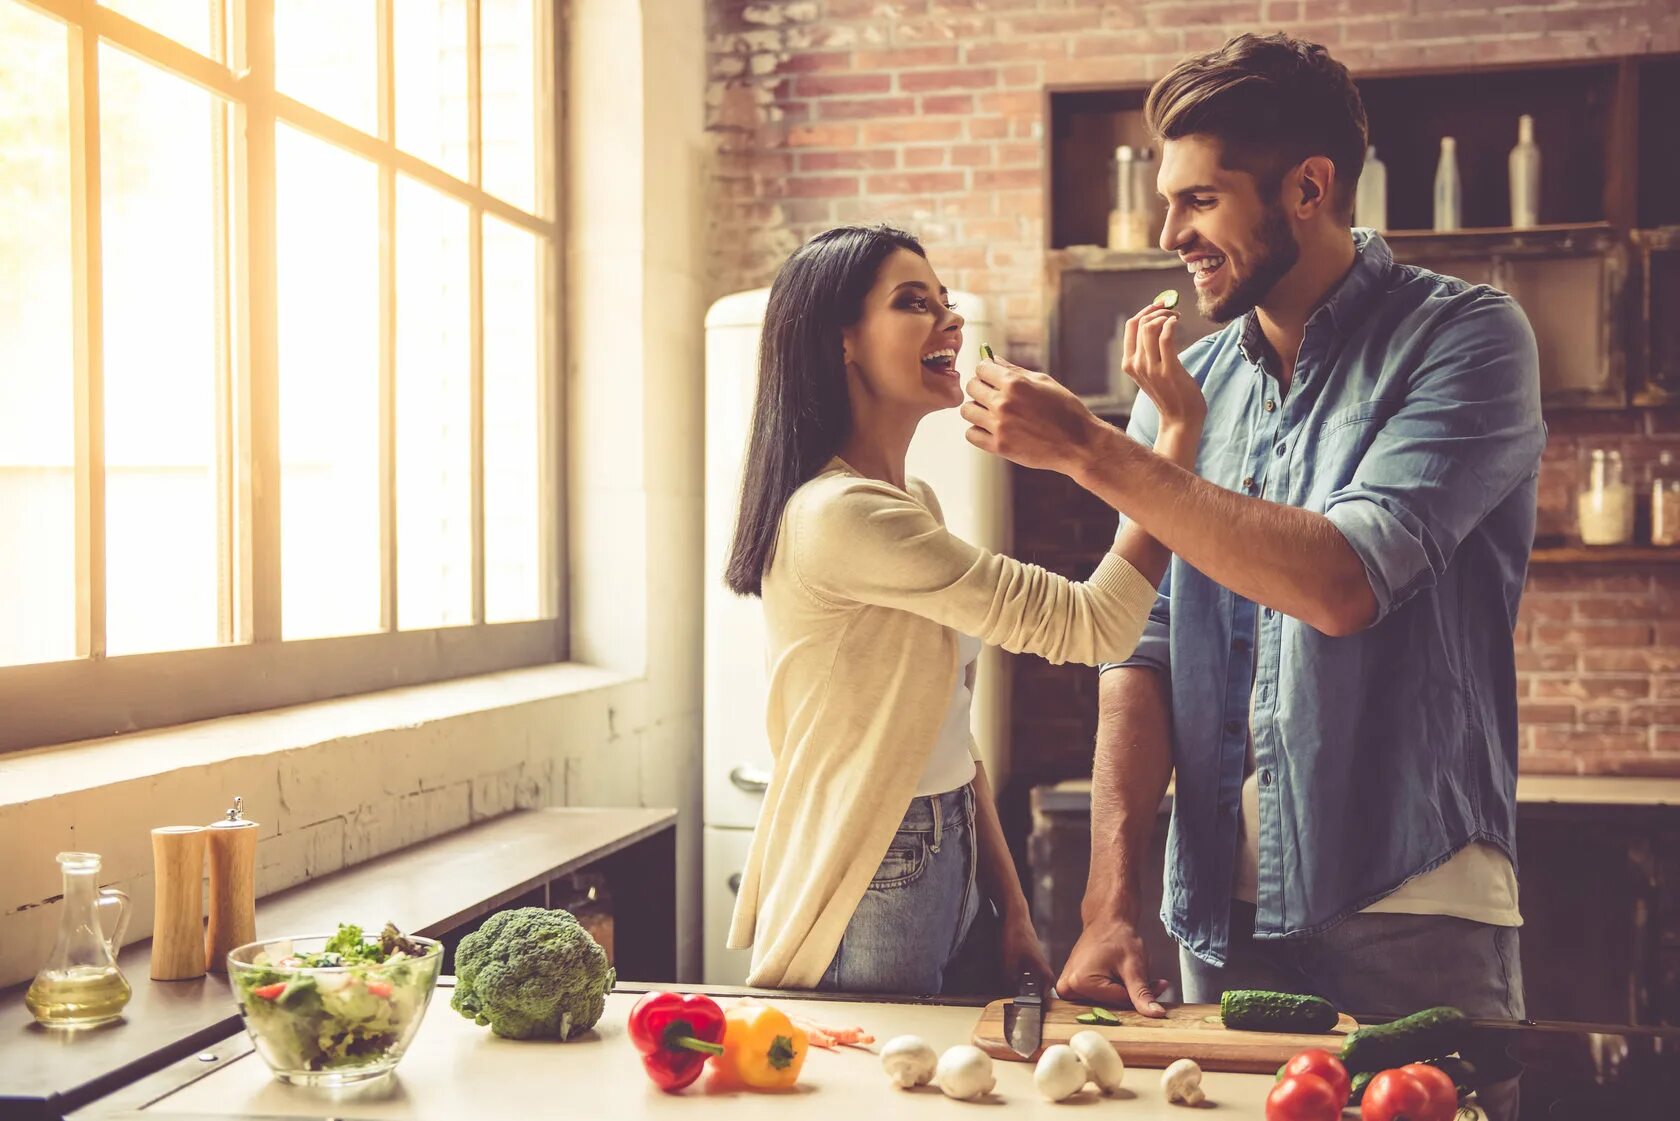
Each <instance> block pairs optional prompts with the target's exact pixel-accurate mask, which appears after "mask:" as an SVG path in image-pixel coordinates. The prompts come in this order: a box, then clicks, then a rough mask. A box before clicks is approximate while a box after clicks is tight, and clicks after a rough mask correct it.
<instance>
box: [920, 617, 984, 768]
mask: <svg viewBox="0 0 1680 1121" xmlns="http://www.w3.org/2000/svg"><path fill="white" fill-rule="evenodd" d="M979 657H980V640H979V639H977V638H970V637H969V636H968V635H966V634H963V633H962V632H961V631H958V632H957V683H956V685H954V686H952V688H951V702H950V704H948V705H947V706H946V707H945V721H944V723H942V724H941V725H940V726H939V738H938V739H937V740H935V741H934V744H933V753H932V754H931V755H929V756H928V761H927V766H926V767H924V768H922V777H921V781H919V782H918V783H917V784H916V797H918V798H923V797H926V796H928V795H930V794H948V793H950V792H951V791H953V790H960V789H962V788H963V787H965V786H967V785H968V784H969V783H971V782H973V781H974V774H975V770H974V760H975V758H976V751H977V748H976V746H975V743H974V732H973V730H972V729H971V728H970V726H969V711H970V707H971V705H972V704H973V701H974V692H973V690H972V689H971V688H970V687H969V672H970V669H971V668H972V667H973V665H974V663H975V660H976V659H977V658H979Z"/></svg>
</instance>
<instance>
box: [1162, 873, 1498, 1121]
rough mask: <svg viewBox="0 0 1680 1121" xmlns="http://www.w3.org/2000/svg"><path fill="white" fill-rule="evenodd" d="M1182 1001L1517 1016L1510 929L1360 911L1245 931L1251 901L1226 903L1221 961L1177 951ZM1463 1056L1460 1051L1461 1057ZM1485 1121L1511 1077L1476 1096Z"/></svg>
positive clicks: (1381, 1013) (1250, 922) (1249, 926)
mask: <svg viewBox="0 0 1680 1121" xmlns="http://www.w3.org/2000/svg"><path fill="white" fill-rule="evenodd" d="M1178 957H1179V967H1180V970H1181V972H1182V973H1183V977H1184V1000H1185V1003H1187V1004H1217V1003H1219V997H1220V995H1221V994H1222V993H1224V992H1225V990H1227V989H1266V990H1269V991H1272V992H1286V993H1287V992H1294V993H1312V994H1315V995H1317V996H1321V997H1324V998H1325V999H1326V1000H1328V1001H1330V1003H1332V1004H1334V1005H1335V1006H1336V1007H1337V1008H1340V1009H1341V1010H1342V1011H1344V1012H1348V1013H1350V1014H1352V1015H1353V1016H1355V1017H1358V1016H1361V1015H1364V1016H1372V1017H1383V1018H1392V1017H1398V1016H1404V1015H1408V1014H1410V1013H1412V1012H1417V1011H1420V1010H1422V1009H1424V1008H1433V1007H1435V1006H1436V1005H1442V1004H1449V1005H1452V1006H1453V1007H1454V1008H1457V1009H1459V1010H1460V1011H1462V1012H1463V1013H1464V1014H1465V1015H1466V1016H1469V1017H1470V1018H1471V1019H1476V1020H1521V1019H1523V1018H1524V1017H1525V1012H1524V1005H1523V991H1522V962H1521V960H1520V959H1519V958H1518V956H1517V928H1516V927H1509V926H1489V925H1488V924H1486V923H1479V922H1472V921H1470V920H1469V919H1460V918H1453V917H1451V916H1447V915H1401V914H1388V913H1385V912H1378V913H1374V914H1373V913H1368V912H1360V913H1359V914H1356V915H1352V916H1350V917H1348V918H1347V919H1344V920H1343V921H1342V922H1340V923H1337V924H1336V925H1335V926H1333V927H1331V928H1330V929H1329V930H1326V931H1324V932H1323V933H1320V934H1314V935H1309V936H1307V937H1304V938H1285V939H1281V940H1278V939H1260V940H1256V939H1255V938H1254V906H1253V904H1250V903H1243V902H1240V901H1238V900H1232V902H1231V956H1230V964H1228V965H1227V966H1226V967H1225V968H1223V969H1220V968H1218V967H1217V966H1212V965H1209V964H1208V963H1207V962H1205V961H1203V960H1201V959H1200V958H1198V957H1196V956H1195V955H1193V954H1191V953H1190V952H1189V951H1188V950H1184V949H1180V950H1179V955H1178ZM1467 1057H1469V1056H1467ZM1478 1098H1479V1099H1480V1101H1481V1103H1482V1109H1483V1110H1484V1111H1485V1112H1486V1114H1487V1115H1488V1117H1489V1118H1492V1119H1493V1121H1505V1119H1507V1118H1509V1119H1512V1121H1514V1119H1515V1118H1516V1116H1517V1110H1516V1085H1515V1083H1514V1082H1512V1083H1502V1084H1500V1085H1497V1086H1489V1087H1485V1088H1483V1089H1482V1090H1481V1092H1480V1093H1479V1094H1478Z"/></svg>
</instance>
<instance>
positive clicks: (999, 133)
mask: <svg viewBox="0 0 1680 1121" xmlns="http://www.w3.org/2000/svg"><path fill="white" fill-rule="evenodd" d="M1008 135H1009V122H1008V121H1006V120H1004V119H1003V118H1002V117H976V118H975V119H973V120H971V121H969V122H968V138H969V139H970V140H1002V139H1003V138H1005V137H1006V136H1008Z"/></svg>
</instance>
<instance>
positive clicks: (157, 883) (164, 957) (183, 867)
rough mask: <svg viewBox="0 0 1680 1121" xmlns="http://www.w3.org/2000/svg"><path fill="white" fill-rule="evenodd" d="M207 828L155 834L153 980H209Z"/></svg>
mask: <svg viewBox="0 0 1680 1121" xmlns="http://www.w3.org/2000/svg"><path fill="white" fill-rule="evenodd" d="M206 832H207V830H206V829H205V828H204V826H202V825H166V826H164V827H163V828H161V829H154V830H152V882H153V885H154V889H153V893H152V901H153V906H152V980H154V981H185V980H188V979H189V978H193V977H202V976H204V834H205V833H206Z"/></svg>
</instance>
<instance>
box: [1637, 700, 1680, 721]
mask: <svg viewBox="0 0 1680 1121" xmlns="http://www.w3.org/2000/svg"><path fill="white" fill-rule="evenodd" d="M1628 723H1629V724H1676V725H1680V704H1660V705H1634V706H1632V707H1631V708H1629V709H1628Z"/></svg>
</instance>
